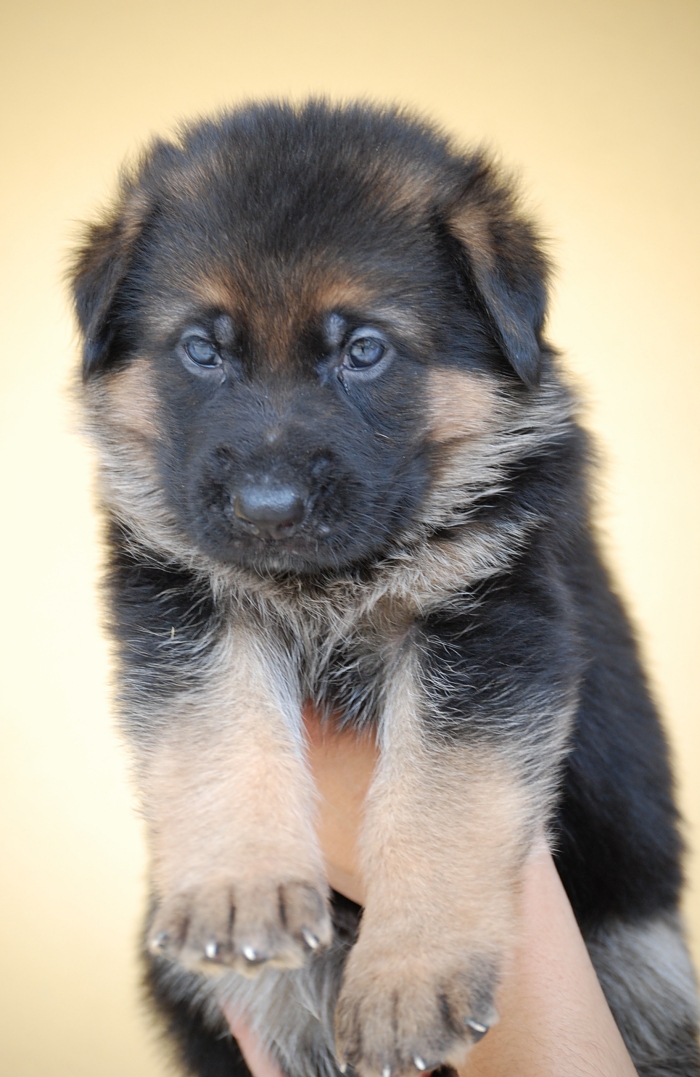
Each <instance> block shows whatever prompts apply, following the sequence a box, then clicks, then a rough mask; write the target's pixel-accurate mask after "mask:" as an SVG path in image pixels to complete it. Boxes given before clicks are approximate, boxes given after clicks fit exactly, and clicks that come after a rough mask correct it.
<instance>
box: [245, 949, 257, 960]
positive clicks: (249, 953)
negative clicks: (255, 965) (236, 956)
mask: <svg viewBox="0 0 700 1077" xmlns="http://www.w3.org/2000/svg"><path fill="white" fill-rule="evenodd" d="M243 956H244V958H245V959H246V961H257V960H258V952H257V950H254V949H253V947H252V946H244V947H243Z"/></svg>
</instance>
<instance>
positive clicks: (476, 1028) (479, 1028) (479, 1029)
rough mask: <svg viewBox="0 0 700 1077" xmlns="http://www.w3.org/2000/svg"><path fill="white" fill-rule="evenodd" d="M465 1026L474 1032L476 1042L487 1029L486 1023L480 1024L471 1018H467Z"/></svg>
mask: <svg viewBox="0 0 700 1077" xmlns="http://www.w3.org/2000/svg"><path fill="white" fill-rule="evenodd" d="M467 1027H468V1028H470V1029H471V1030H472V1032H473V1033H474V1040H475V1042H476V1043H478V1042H479V1040H480V1039H482V1037H483V1036H485V1035H486V1033H487V1032H488V1030H489V1026H488V1025H482V1023H481V1021H472V1019H471V1018H467Z"/></svg>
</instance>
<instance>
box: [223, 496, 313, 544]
mask: <svg viewBox="0 0 700 1077" xmlns="http://www.w3.org/2000/svg"><path fill="white" fill-rule="evenodd" d="M233 511H234V513H235V515H236V516H237V517H238V518H239V520H245V521H246V522H247V523H250V524H253V525H254V526H255V527H256V528H257V529H258V530H260V531H265V532H266V533H267V534H269V535H271V536H272V537H273V538H283V537H284V536H285V535H289V534H291V532H292V531H293V530H294V529H295V528H296V527H297V525H298V524H300V523H301V521H302V520H303V519H304V515H305V513H306V496H305V493H304V492H303V491H302V490H300V489H299V488H298V487H295V486H290V485H288V484H284V485H282V484H280V485H272V484H268V483H258V484H252V483H251V484H249V485H247V486H242V487H241V488H240V489H239V490H238V491H237V493H236V494H235V495H234V498H233Z"/></svg>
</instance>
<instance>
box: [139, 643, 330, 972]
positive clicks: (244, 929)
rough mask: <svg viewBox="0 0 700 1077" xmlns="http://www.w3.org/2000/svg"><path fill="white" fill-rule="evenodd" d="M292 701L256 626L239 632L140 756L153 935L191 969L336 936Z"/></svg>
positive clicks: (271, 958) (286, 952) (281, 962)
mask: <svg viewBox="0 0 700 1077" xmlns="http://www.w3.org/2000/svg"><path fill="white" fill-rule="evenodd" d="M285 697H286V689H285V688H284V686H283V684H282V683H281V682H280V670H279V669H278V668H275V667H274V666H271V665H270V662H269V659H268V658H267V657H266V655H265V652H264V651H263V650H261V649H260V648H259V646H258V645H257V641H256V640H255V636H254V633H253V631H252V630H250V631H249V632H246V633H241V632H232V633H231V634H230V635H229V636H228V637H227V639H226V640H225V642H224V644H222V645H221V646H220V647H219V648H218V650H217V653H216V655H215V658H214V659H213V660H212V678H211V681H210V682H209V683H208V684H207V687H206V688H204V689H200V690H198V691H197V692H196V693H192V694H191V695H189V696H188V695H185V696H184V697H181V698H180V699H179V700H178V701H177V702H176V703H175V704H174V705H173V707H172V708H171V709H170V711H169V713H168V715H167V724H164V727H163V730H162V732H161V735H160V737H159V743H158V748H157V751H156V752H155V753H152V754H151V753H147V754H146V756H145V759H144V760H143V762H142V764H141V786H142V789H143V790H144V804H143V808H144V813H145V816H146V820H147V822H148V826H149V833H150V841H151V855H152V881H153V886H154V890H155V893H156V895H157V897H158V898H159V902H160V907H159V910H158V913H157V915H156V919H155V922H154V925H153V930H152V938H153V939H154V940H156V941H155V943H154V945H155V946H156V947H158V946H160V945H165V946H166V948H167V949H168V951H169V952H171V953H174V954H177V955H178V956H179V958H180V960H181V961H183V963H184V964H186V965H188V966H195V967H197V966H200V965H203V966H207V965H208V964H214V965H215V966H216V965H217V964H218V965H220V966H225V965H228V966H234V967H236V968H238V969H239V970H240V971H243V972H249V971H251V970H252V971H254V970H255V968H256V962H251V961H249V960H246V958H245V948H246V947H250V948H252V949H253V950H254V951H255V952H256V954H257V955H258V960H259V961H260V962H262V961H263V960H265V961H268V962H269V963H270V964H272V965H277V966H282V967H292V968H295V967H300V966H301V965H302V964H303V962H304V960H305V956H306V954H307V953H308V948H307V946H306V945H305V943H304V938H303V934H302V932H303V931H304V930H307V931H308V932H310V933H311V935H312V936H315V937H316V938H317V939H318V941H319V942H320V943H324V944H325V943H327V942H328V941H329V940H330V921H329V918H328V912H327V908H326V892H327V885H326V883H325V880H324V876H323V867H322V860H321V854H320V851H319V847H318V842H317V840H316V837H315V833H314V827H313V820H314V810H313V805H314V792H313V787H312V783H311V779H310V777H309V774H308V770H307V768H306V765H305V762H304V758H303V748H302V741H301V739H300V734H299V729H298V722H297V724H296V728H295V717H296V716H297V715H298V704H296V703H295V702H294V701H292V700H291V699H287V698H285ZM281 907H283V911H282V910H281ZM231 921H233V933H232V934H231ZM163 934H164V935H165V936H167V940H166V941H163V940H162V936H163ZM211 943H215V944H216V945H217V948H218V950H217V954H216V960H215V961H212V962H207V960H206V948H207V945H208V944H211Z"/></svg>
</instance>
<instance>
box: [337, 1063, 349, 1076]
mask: <svg viewBox="0 0 700 1077" xmlns="http://www.w3.org/2000/svg"><path fill="white" fill-rule="evenodd" d="M338 1069H339V1070H340V1072H341V1073H347V1072H348V1064H347V1062H339V1063H338Z"/></svg>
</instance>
